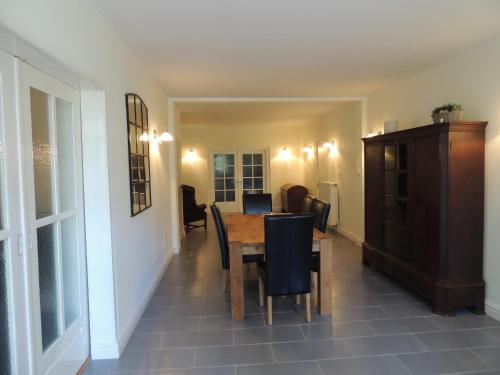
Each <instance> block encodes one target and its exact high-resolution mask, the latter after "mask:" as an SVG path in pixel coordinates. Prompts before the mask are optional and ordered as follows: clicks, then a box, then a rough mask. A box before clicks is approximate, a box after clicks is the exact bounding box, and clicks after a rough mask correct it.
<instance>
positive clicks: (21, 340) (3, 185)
mask: <svg viewBox="0 0 500 375" xmlns="http://www.w3.org/2000/svg"><path fill="white" fill-rule="evenodd" d="M15 76H16V75H15V58H14V57H13V56H11V55H8V54H7V53H5V52H3V51H1V50H0V374H2V375H21V374H23V375H24V374H29V373H30V365H31V361H30V356H29V344H28V340H27V337H28V335H27V329H28V325H27V323H28V322H27V315H26V311H27V309H26V307H27V305H26V300H25V294H24V293H25V290H26V288H25V286H26V285H25V279H24V275H25V272H24V260H25V257H24V255H25V254H24V245H23V241H22V239H23V237H22V228H21V218H22V212H21V208H20V204H19V202H20V195H19V191H20V174H19V168H18V155H19V154H18V151H19V149H18V139H19V138H18V134H17V130H18V127H17V124H18V118H17V113H16V104H15V85H16V83H15Z"/></svg>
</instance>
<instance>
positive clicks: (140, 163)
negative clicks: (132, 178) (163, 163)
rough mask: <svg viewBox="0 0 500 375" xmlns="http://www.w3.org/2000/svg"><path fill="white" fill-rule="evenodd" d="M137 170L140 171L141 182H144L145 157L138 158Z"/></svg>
mask: <svg viewBox="0 0 500 375" xmlns="http://www.w3.org/2000/svg"><path fill="white" fill-rule="evenodd" d="M137 170H138V176H139V181H144V178H145V177H146V173H145V172H144V157H142V156H138V157H137Z"/></svg>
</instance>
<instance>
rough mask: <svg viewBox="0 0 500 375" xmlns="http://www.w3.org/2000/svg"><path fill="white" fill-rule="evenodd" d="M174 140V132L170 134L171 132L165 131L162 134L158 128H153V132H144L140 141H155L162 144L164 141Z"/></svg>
mask: <svg viewBox="0 0 500 375" xmlns="http://www.w3.org/2000/svg"><path fill="white" fill-rule="evenodd" d="M173 140H174V137H172V134H170V133H169V132H167V131H163V132H162V133H161V134H160V135H158V132H157V130H156V129H153V130H152V132H151V134H148V133H147V132H144V133H142V134H141V135H140V136H139V141H142V142H149V141H153V142H155V143H158V144H161V143H162V142H172V141H173Z"/></svg>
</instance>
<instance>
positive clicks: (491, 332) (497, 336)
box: [481, 328, 500, 344]
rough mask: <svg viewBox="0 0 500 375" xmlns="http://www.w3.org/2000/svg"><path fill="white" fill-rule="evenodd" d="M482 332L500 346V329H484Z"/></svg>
mask: <svg viewBox="0 0 500 375" xmlns="http://www.w3.org/2000/svg"><path fill="white" fill-rule="evenodd" d="M481 332H482V333H484V334H485V335H486V336H488V337H489V338H491V339H492V340H494V341H495V342H497V343H498V344H500V328H484V329H481Z"/></svg>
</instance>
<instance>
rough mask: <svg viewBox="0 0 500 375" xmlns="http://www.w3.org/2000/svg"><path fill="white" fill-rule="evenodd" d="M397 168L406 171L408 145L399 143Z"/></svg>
mask: <svg viewBox="0 0 500 375" xmlns="http://www.w3.org/2000/svg"><path fill="white" fill-rule="evenodd" d="M398 164H399V166H398V168H399V169H403V170H406V169H407V168H408V144H407V143H401V144H400V145H399V146H398Z"/></svg>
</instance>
